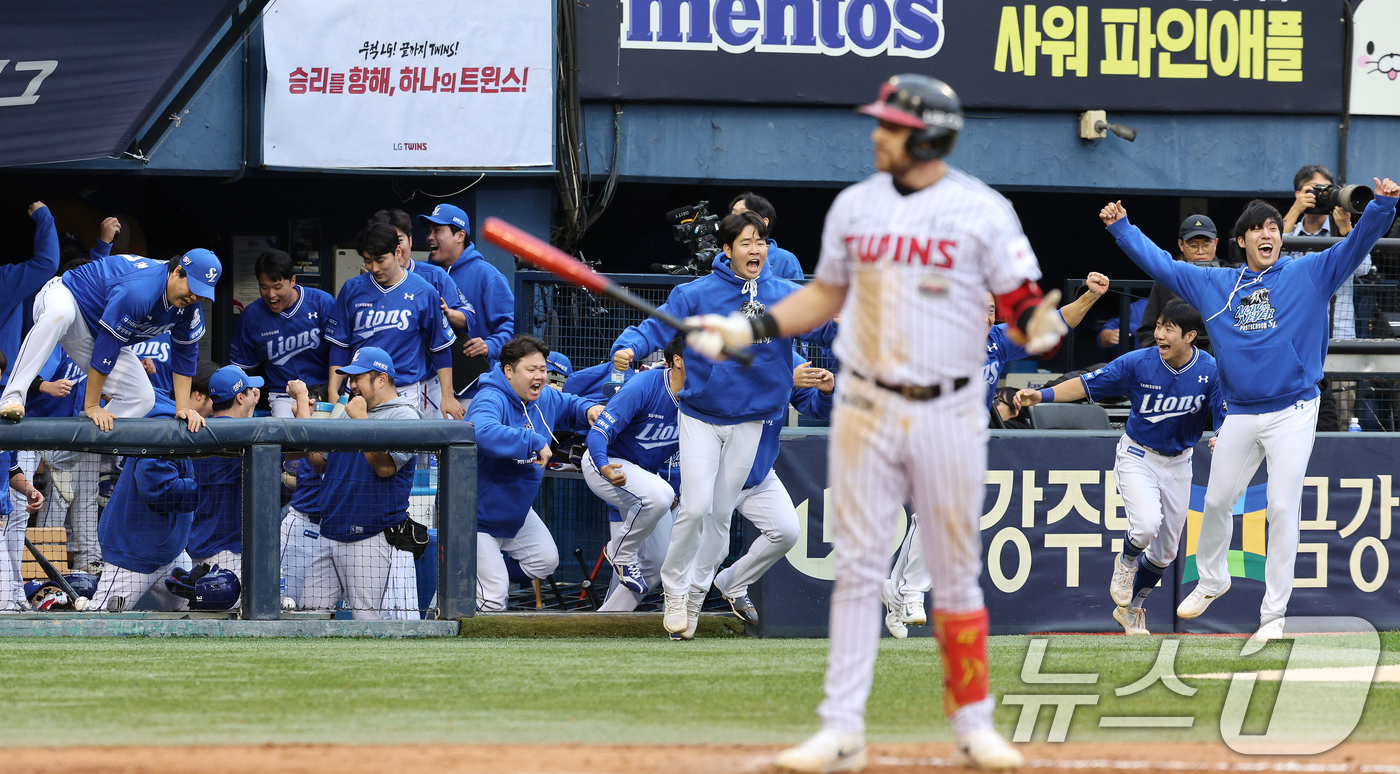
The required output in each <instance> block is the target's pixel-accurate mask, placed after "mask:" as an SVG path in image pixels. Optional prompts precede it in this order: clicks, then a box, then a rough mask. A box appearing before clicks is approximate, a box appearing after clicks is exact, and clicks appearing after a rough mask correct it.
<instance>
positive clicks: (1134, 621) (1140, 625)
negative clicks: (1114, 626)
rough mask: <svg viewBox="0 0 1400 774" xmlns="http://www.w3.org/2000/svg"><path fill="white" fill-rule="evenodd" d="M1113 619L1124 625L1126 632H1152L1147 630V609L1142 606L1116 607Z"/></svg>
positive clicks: (1124, 631)
mask: <svg viewBox="0 0 1400 774" xmlns="http://www.w3.org/2000/svg"><path fill="white" fill-rule="evenodd" d="M1113 620H1115V621H1117V622H1118V623H1119V624H1122V626H1123V633H1124V634H1151V633H1152V632H1149V631H1148V630H1147V611H1146V610H1144V609H1142V608H1140V607H1115V608H1113Z"/></svg>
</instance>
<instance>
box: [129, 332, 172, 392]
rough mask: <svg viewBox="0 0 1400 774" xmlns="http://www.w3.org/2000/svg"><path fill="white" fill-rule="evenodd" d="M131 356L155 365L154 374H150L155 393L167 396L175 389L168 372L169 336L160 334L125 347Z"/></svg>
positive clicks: (169, 371)
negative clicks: (147, 359)
mask: <svg viewBox="0 0 1400 774" xmlns="http://www.w3.org/2000/svg"><path fill="white" fill-rule="evenodd" d="M127 349H129V350H131V354H133V355H135V356H136V357H138V358H140V359H142V360H145V359H146V358H150V359H151V362H153V363H155V366H156V372H155V373H153V374H151V375H150V376H151V386H152V387H154V388H155V390H156V392H158V393H161V394H163V395H169V394H170V391H171V390H173V389H175V380H174V379H173V378H172V377H171V370H170V334H169V333H162V334H161V335H159V336H157V337H155V338H154V339H149V340H147V341H142V342H138V343H136V344H132V345H131V346H129V347H127Z"/></svg>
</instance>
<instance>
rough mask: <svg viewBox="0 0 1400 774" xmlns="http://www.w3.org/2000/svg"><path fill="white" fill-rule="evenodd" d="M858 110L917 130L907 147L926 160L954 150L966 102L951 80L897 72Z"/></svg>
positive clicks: (917, 157) (914, 155)
mask: <svg viewBox="0 0 1400 774" xmlns="http://www.w3.org/2000/svg"><path fill="white" fill-rule="evenodd" d="M858 110H859V111H860V112H862V113H864V114H866V115H869V116H874V117H876V118H878V119H880V120H881V121H888V122H890V123H892V124H897V125H899V126H907V127H910V128H912V129H913V130H914V131H913V133H911V134H910V135H909V142H908V144H907V145H905V148H906V149H907V150H908V151H909V155H910V156H913V157H914V158H916V159H920V160H922V161H931V160H933V159H941V158H943V157H944V156H947V155H948V154H949V153H952V152H953V146H954V145H955V144H956V143H957V141H958V133H959V132H961V131H962V127H963V113H962V102H961V101H960V100H959V99H958V95H957V94H955V93H954V92H953V89H952V88H951V87H950V86H948V84H946V83H944V82H943V81H940V80H938V79H937V78H930V77H929V76H927V75H915V74H912V73H905V74H904V75H896V76H894V77H893V78H890V79H889V80H888V81H885V83H884V84H883V85H881V86H880V96H879V97H877V98H876V100H875V101H874V102H871V103H870V104H868V105H862V106H860V107H859V108H858Z"/></svg>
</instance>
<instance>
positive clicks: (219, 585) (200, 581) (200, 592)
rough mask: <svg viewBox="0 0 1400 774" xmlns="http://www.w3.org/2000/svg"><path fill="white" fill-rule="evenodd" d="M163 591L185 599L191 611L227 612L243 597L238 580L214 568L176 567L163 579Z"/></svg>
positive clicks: (215, 566)
mask: <svg viewBox="0 0 1400 774" xmlns="http://www.w3.org/2000/svg"><path fill="white" fill-rule="evenodd" d="M165 587H166V588H167V589H169V590H170V593H171V594H174V595H176V596H178V597H184V598H185V599H188V600H189V602H190V609H191V610H228V609H229V608H231V607H233V606H234V605H235V604H237V603H238V596H239V595H240V594H242V593H243V585H242V584H241V583H239V581H238V576H237V575H235V574H233V572H231V571H229V570H225V569H223V568H221V567H219V565H217V564H216V565H213V566H210V565H208V564H201V565H198V566H197V567H195V568H194V569H193V570H186V569H184V568H182V567H176V568H175V569H174V570H172V571H171V573H170V577H169V578H166V579H165Z"/></svg>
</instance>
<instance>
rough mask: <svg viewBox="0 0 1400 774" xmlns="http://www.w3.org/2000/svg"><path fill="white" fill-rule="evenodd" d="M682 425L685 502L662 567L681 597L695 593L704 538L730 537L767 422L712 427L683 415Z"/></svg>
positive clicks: (663, 578)
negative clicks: (694, 572) (706, 535)
mask: <svg viewBox="0 0 1400 774" xmlns="http://www.w3.org/2000/svg"><path fill="white" fill-rule="evenodd" d="M677 426H678V430H679V431H680V447H681V448H680V460H681V502H680V508H679V509H678V510H677V513H676V523H675V524H674V525H673V526H672V528H671V546H670V548H668V549H667V551H666V561H665V562H663V563H662V565H661V583H662V585H663V586H665V589H666V593H667V594H674V595H681V594H686V593H688V592H689V591H690V587H691V583H690V575H691V569H692V568H693V566H694V565H695V561H696V558H697V557H698V556H699V555H700V545H701V538H702V535H703V534H704V533H705V532H708V531H720V532H723V533H724V534H728V533H729V519H730V517H731V516H732V515H733V514H734V507H735V505H737V504H738V502H739V492H740V491H741V490H742V489H743V488H744V481H745V480H746V479H747V478H748V477H749V472H750V471H751V470H752V469H753V459H754V455H755V454H756V453H757V452H758V443H759V440H760V439H761V438H762V436H763V423H762V422H744V423H742V424H738V425H712V424H710V423H709V422H706V421H704V420H700V419H696V418H694V417H691V416H688V415H686V414H685V413H681V414H679V415H678V417H677Z"/></svg>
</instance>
